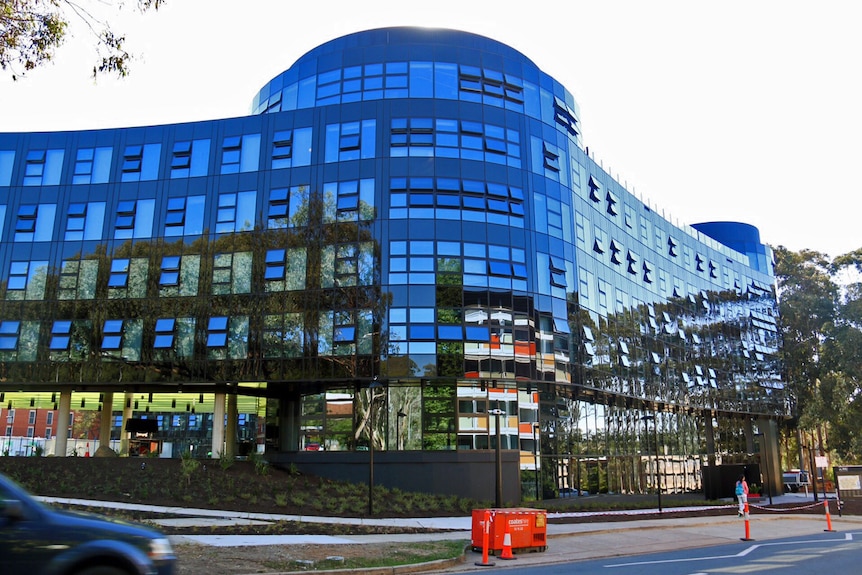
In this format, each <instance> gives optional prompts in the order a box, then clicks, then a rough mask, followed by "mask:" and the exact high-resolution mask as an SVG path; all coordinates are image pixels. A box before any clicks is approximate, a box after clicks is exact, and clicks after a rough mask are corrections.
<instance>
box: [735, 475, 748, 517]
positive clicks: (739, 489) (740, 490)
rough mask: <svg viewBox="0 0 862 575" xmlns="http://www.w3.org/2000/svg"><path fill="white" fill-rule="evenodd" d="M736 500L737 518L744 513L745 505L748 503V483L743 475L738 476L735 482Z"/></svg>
mask: <svg viewBox="0 0 862 575" xmlns="http://www.w3.org/2000/svg"><path fill="white" fill-rule="evenodd" d="M736 500H737V501H739V516H740V517H742V515H743V514H744V513H745V504H746V503H747V502H748V483H747V482H746V481H745V475H744V474H743V475H740V476H739V479H737V480H736Z"/></svg>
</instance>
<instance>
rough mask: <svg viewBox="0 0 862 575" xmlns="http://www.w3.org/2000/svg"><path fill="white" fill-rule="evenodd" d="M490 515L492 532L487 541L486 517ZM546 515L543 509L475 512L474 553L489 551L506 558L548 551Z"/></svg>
mask: <svg viewBox="0 0 862 575" xmlns="http://www.w3.org/2000/svg"><path fill="white" fill-rule="evenodd" d="M486 513H488V514H489V515H490V525H488V527H490V532H489V537H488V540H487V542H485V541H484V529H485V527H486V524H485V521H484V519H485V514H486ZM547 524H548V520H547V512H546V511H545V510H544V509H527V508H513V509H474V510H473V532H472V534H473V540H472V548H473V550H474V551H479V550H481V551H482V552H483V553H484V552H485V551H486V550H487V552H488V553H490V554H491V555H497V556H499V557H500V558H501V559H503V558H504V557H503V554H505V555H510V554H511V553H513V552H515V553H517V552H521V551H545V550H547V548H548V536H547ZM506 558H508V557H506Z"/></svg>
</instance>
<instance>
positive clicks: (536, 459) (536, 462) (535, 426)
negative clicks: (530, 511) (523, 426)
mask: <svg viewBox="0 0 862 575" xmlns="http://www.w3.org/2000/svg"><path fill="white" fill-rule="evenodd" d="M537 429H539V423H538V422H536V423H533V470H534V471H535V475H536V501H540V500H541V495H540V493H539V442H538V440H537V439H536V430H537Z"/></svg>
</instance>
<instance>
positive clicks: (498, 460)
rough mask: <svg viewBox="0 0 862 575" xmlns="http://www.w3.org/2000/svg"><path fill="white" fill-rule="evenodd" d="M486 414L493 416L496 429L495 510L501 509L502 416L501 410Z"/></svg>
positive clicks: (492, 410)
mask: <svg viewBox="0 0 862 575" xmlns="http://www.w3.org/2000/svg"><path fill="white" fill-rule="evenodd" d="M488 414H490V415H493V416H494V426H495V427H496V435H497V445H495V446H494V458H495V462H496V473H495V478H496V487H497V488H496V490H495V494H494V506H495V507H496V508H497V509H500V508H501V507H503V463H502V459H501V456H500V416H501V415H502V414H503V410H502V409H491V410H489V411H488Z"/></svg>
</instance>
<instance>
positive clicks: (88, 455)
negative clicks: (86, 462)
mask: <svg viewBox="0 0 862 575" xmlns="http://www.w3.org/2000/svg"><path fill="white" fill-rule="evenodd" d="M84 457H90V442H89V441H88V442H87V452H86V453H84Z"/></svg>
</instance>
